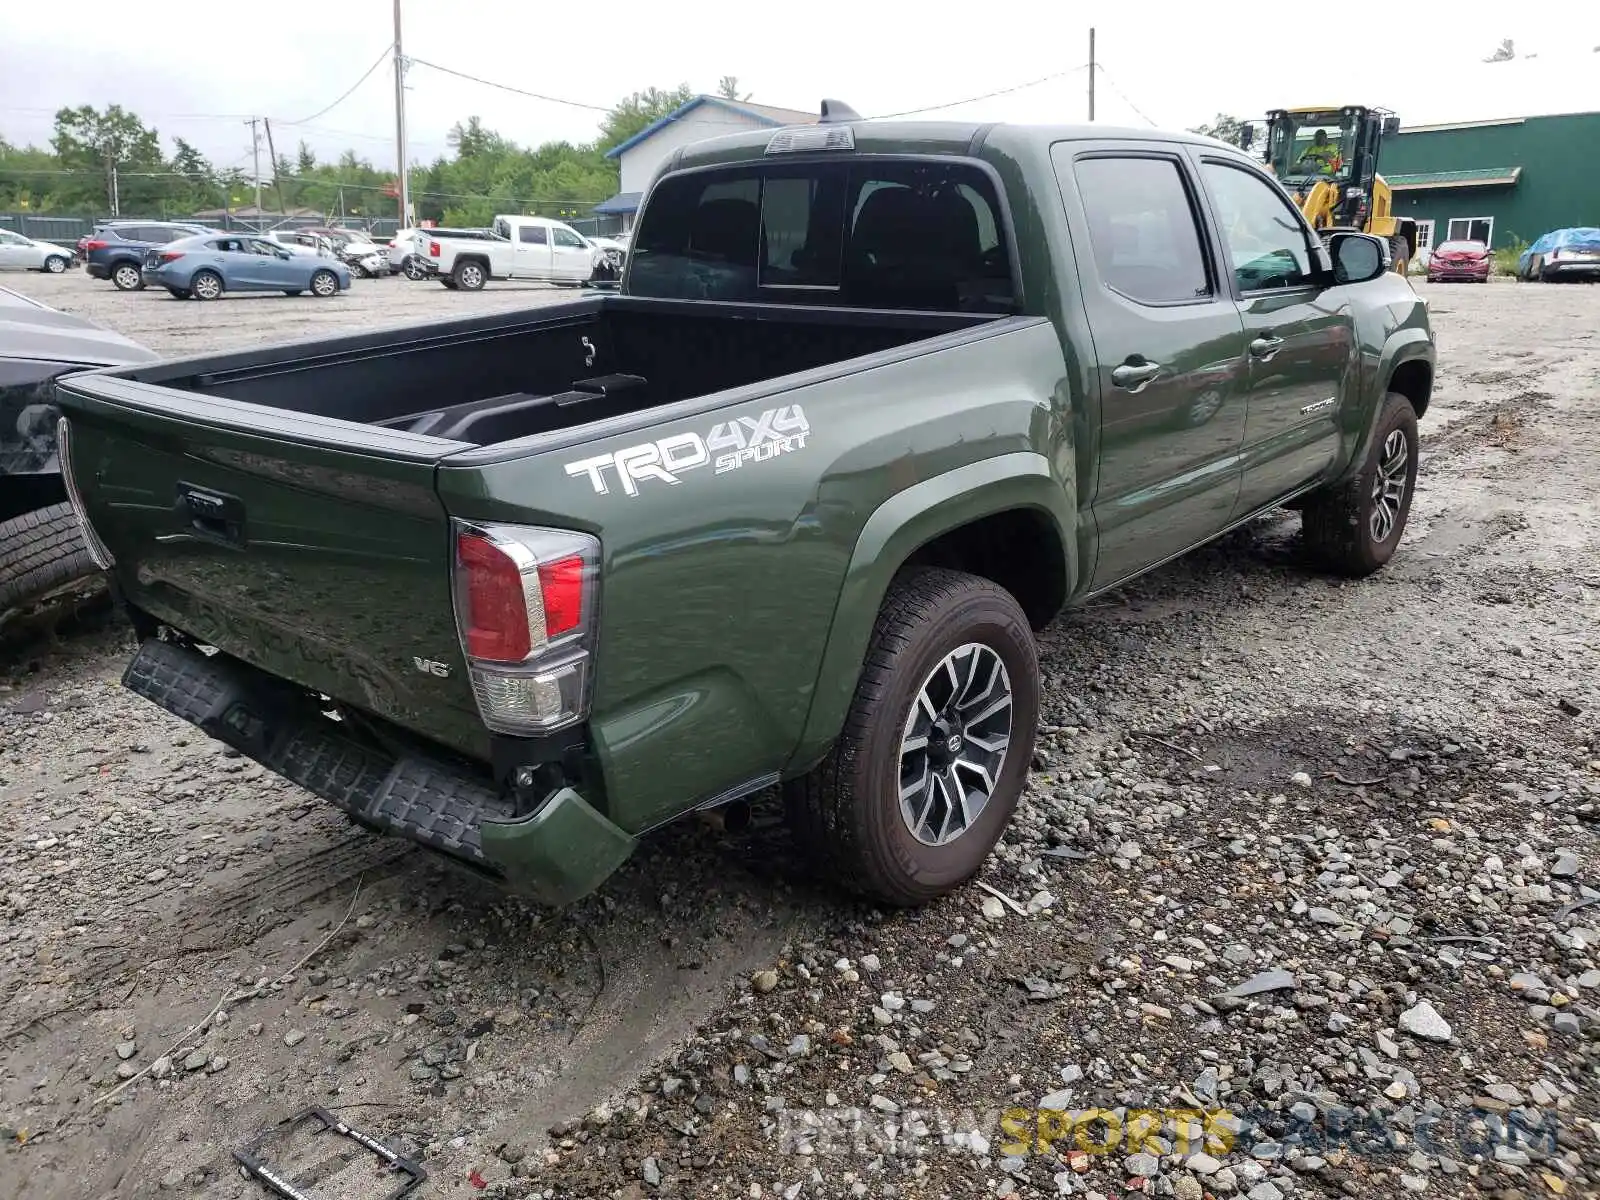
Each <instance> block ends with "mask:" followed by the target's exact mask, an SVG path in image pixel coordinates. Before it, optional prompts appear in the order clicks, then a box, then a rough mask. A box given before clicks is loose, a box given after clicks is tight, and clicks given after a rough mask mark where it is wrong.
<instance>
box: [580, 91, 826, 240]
mask: <svg viewBox="0 0 1600 1200" xmlns="http://www.w3.org/2000/svg"><path fill="white" fill-rule="evenodd" d="M816 121H817V114H816V113H809V112H799V111H797V110H796V109H792V108H774V107H773V106H772V105H770V104H751V103H750V102H749V101H747V100H724V99H722V98H721V97H720V96H696V97H695V98H694V99H693V100H690V101H689V102H688V103H687V104H685V105H683V106H682V107H681V108H678V109H676V110H674V111H673V112H670V113H668V114H667V115H666V116H664V117H662V118H661V119H660V120H659V121H656V122H655V123H654V124H652V125H647V126H646V127H645V128H643V129H641V130H640V131H639V132H638V133H636V134H634V135H633V136H632V137H631V138H629V139H628V140H627V141H625V142H623V143H622V144H621V145H619V146H615V147H613V148H612V149H610V150H608V151H607V152H606V157H607V158H612V159H616V160H617V165H618V168H619V171H620V173H621V180H620V181H619V186H620V190H619V191H618V192H617V194H616V195H615V196H613V197H611V199H609V200H607V201H605V202H604V203H603V204H600V205H598V206H596V208H595V210H594V211H595V214H596V215H597V216H620V217H621V218H622V221H623V227H624V228H626V229H632V228H633V217H634V214H635V213H637V212H638V211H639V201H640V199H641V198H642V197H643V195H644V190H645V188H647V187H649V186H650V180H651V178H652V177H653V176H654V175H655V173H656V168H657V167H659V166H660V165H661V164H662V162H664V161H665V160H666V158H667V156H668V155H669V154H671V153H672V152H673V151H674V150H676V149H678V147H680V146H687V145H688V144H689V143H690V142H699V141H703V140H705V139H706V138H711V137H719V136H721V135H722V134H726V133H738V132H739V131H740V130H748V129H777V128H779V127H780V126H783V125H814V124H816Z"/></svg>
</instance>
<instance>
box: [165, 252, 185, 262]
mask: <svg viewBox="0 0 1600 1200" xmlns="http://www.w3.org/2000/svg"><path fill="white" fill-rule="evenodd" d="M182 257H183V251H182V250H163V251H162V252H161V261H162V262H164V263H169V262H177V261H178V260H179V259H180V258H182Z"/></svg>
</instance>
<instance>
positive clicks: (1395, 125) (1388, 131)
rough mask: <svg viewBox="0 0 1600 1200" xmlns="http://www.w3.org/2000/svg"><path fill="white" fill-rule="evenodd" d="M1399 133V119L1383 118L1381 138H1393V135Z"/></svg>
mask: <svg viewBox="0 0 1600 1200" xmlns="http://www.w3.org/2000/svg"><path fill="white" fill-rule="evenodd" d="M1399 132H1400V118H1399V117H1385V118H1384V119H1383V136H1384V137H1393V136H1394V135H1395V134H1397V133H1399Z"/></svg>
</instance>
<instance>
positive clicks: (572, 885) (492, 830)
mask: <svg viewBox="0 0 1600 1200" xmlns="http://www.w3.org/2000/svg"><path fill="white" fill-rule="evenodd" d="M481 828H482V837H483V849H484V853H485V855H486V856H487V857H488V858H489V860H490V861H491V862H493V863H495V864H496V865H497V866H498V867H499V868H500V869H501V870H502V871H503V872H504V873H505V876H506V878H507V879H508V880H509V881H510V882H511V885H512V887H513V888H515V889H516V890H517V891H520V892H523V893H525V894H527V895H529V896H531V897H532V898H533V899H535V900H537V901H539V902H540V903H541V904H551V905H555V906H558V907H559V906H560V905H563V904H571V903H572V902H573V901H574V900H580V899H582V898H583V897H584V896H587V895H588V894H589V893H590V892H592V891H594V889H595V888H597V887H599V886H600V885H601V884H602V883H604V882H605V881H606V879H607V878H608V877H609V876H610V875H611V873H612V872H613V871H615V870H616V869H617V868H618V867H620V866H621V865H622V864H623V863H625V862H627V861H628V856H629V855H631V854H632V853H633V848H634V846H635V844H636V843H635V841H634V839H633V838H632V837H630V836H628V835H627V834H626V833H624V832H623V831H622V830H620V829H618V828H617V827H616V826H615V825H613V824H612V823H611V822H610V821H608V820H606V819H605V818H604V817H603V816H601V815H600V814H599V813H597V812H596V811H595V810H594V809H593V808H591V807H590V806H589V805H588V803H586V802H585V800H584V799H583V797H582V796H580V795H579V794H578V793H577V792H575V791H573V789H571V788H562V789H561V790H560V791H558V792H556V794H555V795H553V796H551V797H550V798H549V799H548V800H546V801H545V802H544V804H543V806H542V807H540V809H539V811H538V812H536V813H534V814H533V815H532V816H530V817H525V818H524V819H522V820H520V821H486V822H484V824H483V825H482V827H481Z"/></svg>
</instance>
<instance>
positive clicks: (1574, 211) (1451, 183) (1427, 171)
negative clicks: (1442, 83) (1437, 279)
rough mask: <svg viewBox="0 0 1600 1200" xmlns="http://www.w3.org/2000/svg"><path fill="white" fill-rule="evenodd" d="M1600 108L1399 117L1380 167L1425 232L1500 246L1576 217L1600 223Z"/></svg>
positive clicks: (1401, 211)
mask: <svg viewBox="0 0 1600 1200" xmlns="http://www.w3.org/2000/svg"><path fill="white" fill-rule="evenodd" d="M1596 147H1600V112H1587V113H1567V114H1563V115H1560V116H1547V117H1506V118H1503V119H1501V120H1496V121H1469V122H1462V123H1460V124H1452V125H1412V126H1410V127H1409V128H1408V127H1404V126H1402V127H1401V130H1400V132H1399V134H1398V135H1396V136H1394V137H1392V138H1390V139H1389V140H1388V141H1386V142H1385V143H1384V145H1383V157H1382V160H1381V162H1380V164H1379V170H1380V172H1381V173H1382V175H1383V177H1384V178H1385V179H1386V180H1388V181H1389V186H1390V187H1391V188H1392V189H1393V190H1394V211H1395V214H1396V215H1397V216H1406V217H1415V218H1416V219H1417V226H1418V231H1417V241H1418V243H1419V247H1420V246H1426V247H1429V248H1430V249H1431V248H1432V247H1433V246H1437V245H1439V244H1440V243H1441V242H1446V241H1451V240H1454V239H1458V238H1473V239H1476V240H1479V241H1484V242H1488V243H1489V244H1490V245H1491V246H1493V247H1494V248H1495V249H1500V248H1502V247H1505V246H1510V245H1512V244H1514V243H1515V242H1516V241H1518V240H1519V239H1520V240H1522V241H1528V242H1531V241H1533V240H1534V239H1535V238H1537V237H1538V236H1539V235H1540V234H1542V233H1548V232H1549V231H1550V230H1552V229H1562V228H1565V227H1567V226H1571V225H1600V154H1597V153H1596V151H1595V148H1596Z"/></svg>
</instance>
